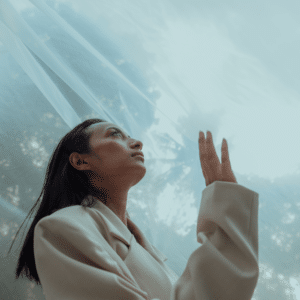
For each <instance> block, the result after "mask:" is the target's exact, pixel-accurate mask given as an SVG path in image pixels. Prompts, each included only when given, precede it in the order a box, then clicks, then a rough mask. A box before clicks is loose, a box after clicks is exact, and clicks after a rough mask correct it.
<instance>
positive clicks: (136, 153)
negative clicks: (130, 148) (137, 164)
mask: <svg viewBox="0 0 300 300" xmlns="http://www.w3.org/2000/svg"><path fill="white" fill-rule="evenodd" d="M136 155H141V156H143V157H144V153H143V152H141V151H139V152H134V153H133V154H132V155H131V156H136Z"/></svg>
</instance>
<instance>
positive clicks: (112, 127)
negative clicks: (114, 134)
mask: <svg viewBox="0 0 300 300" xmlns="http://www.w3.org/2000/svg"><path fill="white" fill-rule="evenodd" d="M108 129H116V130H118V131H121V132H122V130H121V129H119V128H117V127H114V126H111V127H108V128H106V131H107V130H108ZM128 137H129V138H131V137H130V135H128Z"/></svg>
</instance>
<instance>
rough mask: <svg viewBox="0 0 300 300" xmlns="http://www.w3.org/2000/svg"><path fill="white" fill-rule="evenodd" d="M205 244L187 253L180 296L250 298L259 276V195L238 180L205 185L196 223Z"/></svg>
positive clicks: (182, 299)
mask: <svg viewBox="0 0 300 300" xmlns="http://www.w3.org/2000/svg"><path fill="white" fill-rule="evenodd" d="M197 241H198V242H199V243H201V244H202V245H201V246H200V247H199V248H197V249H196V250H195V251H194V252H193V253H192V254H191V256H190V257H189V259H188V262H187V266H186V268H185V270H184V272H183V274H182V275H181V277H180V278H179V279H178V280H177V282H176V284H175V286H174V289H173V291H172V292H173V294H172V297H171V298H172V299H174V300H175V299H176V300H212V299H218V300H250V299H251V297H252V295H253V293H254V290H255V287H256V284H257V280H258V276H259V265H258V194H257V193H256V192H254V191H252V190H250V189H247V188H245V187H243V186H241V185H239V184H236V183H230V182H223V181H216V182H213V183H212V184H210V185H209V186H207V187H206V188H205V189H204V190H203V193H202V200H201V205H200V211H199V215H198V222H197Z"/></svg>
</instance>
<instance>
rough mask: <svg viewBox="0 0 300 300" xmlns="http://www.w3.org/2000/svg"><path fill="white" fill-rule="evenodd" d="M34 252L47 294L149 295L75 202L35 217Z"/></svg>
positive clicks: (51, 299) (51, 297)
mask: <svg viewBox="0 0 300 300" xmlns="http://www.w3.org/2000/svg"><path fill="white" fill-rule="evenodd" d="M34 256H35V263H36V268H37V271H38V274H39V278H40V281H41V284H42V288H43V292H44V295H45V297H46V300H83V299H84V300H109V299H114V300H125V299H128V300H145V299H148V298H147V293H145V292H144V291H142V290H141V289H140V288H139V286H138V285H137V283H136V282H135V280H134V278H133V277H131V276H130V274H129V272H128V270H126V269H123V268H122V259H121V258H120V257H119V256H118V254H117V253H116V252H115V251H114V250H113V248H111V246H110V245H109V243H108V242H107V241H106V239H105V238H104V236H103V235H102V234H101V226H100V225H99V222H98V223H97V222H96V221H95V220H94V219H93V218H91V217H89V214H86V213H84V211H83V210H82V209H81V207H80V206H77V207H76V206H74V207H72V208H70V209H69V208H68V211H66V210H65V214H64V212H63V210H61V212H60V213H59V211H58V212H57V213H55V214H53V215H50V216H47V217H45V218H43V219H41V220H40V221H39V222H38V223H37V225H36V226H35V229H34ZM124 266H125V264H124Z"/></svg>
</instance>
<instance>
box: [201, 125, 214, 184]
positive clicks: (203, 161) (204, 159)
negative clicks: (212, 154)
mask: <svg viewBox="0 0 300 300" xmlns="http://www.w3.org/2000/svg"><path fill="white" fill-rule="evenodd" d="M199 156H200V164H201V169H202V173H203V176H204V179H205V184H206V186H207V185H208V184H209V181H210V179H211V174H210V167H209V164H208V158H207V151H206V145H205V136H204V133H203V132H202V131H200V133H199Z"/></svg>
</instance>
